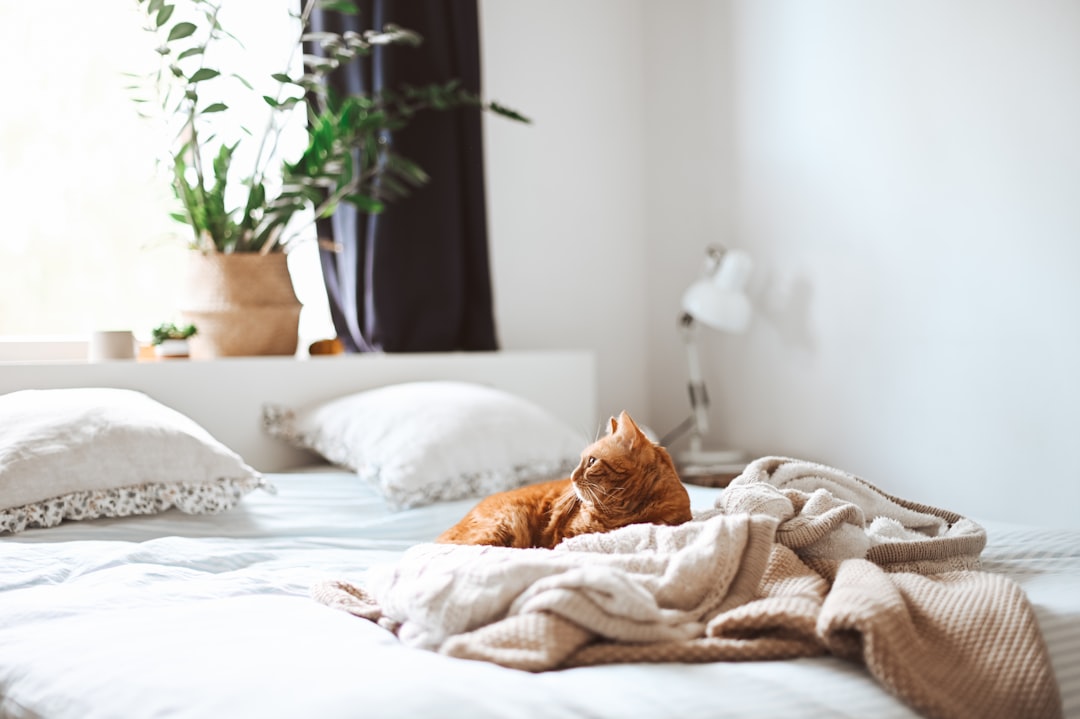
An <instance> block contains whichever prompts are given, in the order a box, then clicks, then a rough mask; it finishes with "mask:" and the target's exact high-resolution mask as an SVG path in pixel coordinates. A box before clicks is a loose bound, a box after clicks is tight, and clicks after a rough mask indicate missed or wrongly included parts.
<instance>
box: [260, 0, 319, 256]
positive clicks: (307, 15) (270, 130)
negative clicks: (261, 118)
mask: <svg viewBox="0 0 1080 719" xmlns="http://www.w3.org/2000/svg"><path fill="white" fill-rule="evenodd" d="M314 8H315V0H306V2H305V3H304V7H303V9H302V10H301V11H300V18H299V20H300V34H299V37H297V38H296V43H295V44H294V45H293V49H292V52H291V53H289V60H288V62H287V63H286V65H285V73H286V74H287V73H288V72H289V70H290V69H291V68H292V65H293V61H295V60H296V53H298V52H300V50H301V48H302V46H303V38H304V33H305V32H306V31H307V26H308V21H309V20H310V19H311V11H312V10H313V9H314ZM284 90H285V84H284V83H279V85H278V91H277V95H276V96H275V98H274V99H275V100H276V101H277V102H281V97H282V93H283V92H284ZM278 112H279V110H277V109H276V108H271V111H270V117H269V119H268V120H267V121H266V130H264V131H263V134H262V138H260V140H259V149H258V151H257V152H256V153H255V168H254V170H253V172H252V174H251V186H252V187H254V186H255V185H257V184H258V183H261V182H262V181H263V180H264V179H265V177H266V167H265V165H263V151H264V150H265V149H266V140H267V138H268V137H269V136H270V135H271V134H272V135H273V136H274V141H273V145H272V146H271V147H270V152H269V153H268V154H267V156H266V158H267V161H268V162H269V158H271V157H273V156H274V153H276V152H277V148H278V144H279V141H280V140H281V132H282V129H283V128H281V127H278V128H277V131H276V132H275V131H274V130H275V128H274V125H275V122H274V120H275V117H276V114H277V113H278ZM250 232H254V228H252V229H251V230H250ZM280 234H281V233H280V232H278V233H273V234H271V235H270V236H269V237H267V239H266V241H265V242H264V243H263V246H262V247H260V248H259V254H263V255H265V254H267V253H269V252H270V251H271V250H272V249H273V248H274V244H276V242H277V238H278V237H279V236H280ZM245 239H246V238H245Z"/></svg>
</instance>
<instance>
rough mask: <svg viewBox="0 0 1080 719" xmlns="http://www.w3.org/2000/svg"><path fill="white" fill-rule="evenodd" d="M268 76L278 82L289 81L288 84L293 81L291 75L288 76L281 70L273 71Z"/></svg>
mask: <svg viewBox="0 0 1080 719" xmlns="http://www.w3.org/2000/svg"><path fill="white" fill-rule="evenodd" d="M270 77H272V78H274V79H275V80H277V81H278V82H283V83H289V84H291V83H292V82H293V79H292V78H291V77H289V76H288V75H286V74H285V73H283V72H275V73H274V74H273V75H271V76H270Z"/></svg>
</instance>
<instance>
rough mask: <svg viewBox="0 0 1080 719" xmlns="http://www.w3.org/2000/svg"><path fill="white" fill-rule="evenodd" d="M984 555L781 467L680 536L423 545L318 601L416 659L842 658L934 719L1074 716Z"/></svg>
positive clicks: (927, 515)
mask: <svg viewBox="0 0 1080 719" xmlns="http://www.w3.org/2000/svg"><path fill="white" fill-rule="evenodd" d="M985 542H986V535H985V532H984V531H983V529H982V528H981V527H980V526H979V525H977V524H976V523H974V522H972V521H970V520H968V519H965V518H963V517H961V516H959V515H957V514H954V513H952V512H948V511H944V510H940V509H936V508H934V507H929V506H925V505H920V504H916V503H912V502H908V501H905V500H902V499H898V498H896V497H891V496H889V495H887V494H885V493H883V492H881V491H880V490H878V489H877V488H876V487H874V486H873V485H872V484H870V483H868V482H866V481H864V480H862V479H860V478H858V477H855V476H853V475H850V474H848V473H846V472H843V471H841V470H837V469H834V468H831V467H826V466H823V465H819V464H813V463H809V462H803V461H797V460H791V459H784V458H775V457H767V458H763V459H759V460H756V461H755V462H753V463H751V464H750V466H749V467H748V468H747V469H746V471H745V472H744V473H743V474H742V475H741V476H740V477H738V478H737V479H735V480H734V481H733V482H732V484H731V485H730V486H729V487H728V488H727V489H725V490H724V491H723V492H722V493H721V495H720V497H719V498H718V500H717V503H716V506H715V508H714V509H712V510H709V511H707V512H702V513H699V514H698V515H697V516H695V518H694V520H693V521H691V522H687V523H686V524H683V525H680V526H676V527H666V526H654V525H633V526H630V527H625V528H623V529H620V530H616V531H614V532H609V533H606V534H594V535H585V536H579V537H574V538H572V539H570V540H567V541H565V542H564V543H562V544H561V545H559V546H558V547H556V548H555V549H554V550H546V549H510V548H503V547H475V546H459V545H438V544H424V545H418V546H416V547H413V548H412V549H410V550H409V551H408V552H406V553H405V555H404V556H403V557H402V559H401V560H400V561H399V562H397V563H396V564H394V565H388V566H379V567H374V568H372V569H371V570H370V571H369V573H368V576H367V577H366V581H364V582H363V585H362V587H361V586H358V585H356V584H352V583H350V582H346V581H339V582H328V583H325V584H321V585H318V586H316V587H315V588H314V589H313V595H314V596H315V598H316V599H318V600H319V601H322V602H324V603H326V604H328V605H330V606H334V607H338V608H340V609H343V610H345V611H348V612H350V613H352V614H355V615H357V616H361V617H364V618H366V619H369V620H371V621H375V622H378V623H379V624H380V625H382V626H384V627H386V628H387V629H389V630H391V631H393V632H395V633H396V634H397V636H398V637H399V638H400V640H401V641H402V642H403V643H405V644H407V645H410V646H414V647H418V648H423V649H428V650H432V651H437V652H441V653H443V654H447V655H451V656H455V657H462V658H468V659H476V660H484V661H490V662H494V663H497V664H500V665H503V666H507V667H514V668H518V669H524V670H529V671H545V670H551V669H561V668H565V667H571V666H582V665H589V664H598V663H612V662H668V661H678V662H706V661H734V660H760V659H784V658H792V657H804V656H815V655H821V654H833V655H837V656H840V657H844V658H848V659H851V660H854V661H859V662H862V663H863V664H864V665H865V666H866V668H867V669H868V670H869V671H870V673H871V674H872V675H873V676H874V677H875V678H876V679H877V680H878V682H879V683H880V684H881V685H882V686H883V687H884V688H885V689H887V690H888V691H889V692H891V693H893V694H894V695H896V696H898V697H900V698H901V699H902V700H904V701H905V702H907V703H908V704H909V705H910V706H912V707H913V708H915V709H916V710H918V711H919V712H920V713H922V714H924V715H925V716H929V717H980V718H985V717H1009V718H1010V719H1016V718H1019V717H1058V716H1061V700H1060V695H1059V692H1058V689H1057V684H1056V682H1055V679H1054V675H1053V671H1052V669H1051V668H1050V663H1049V659H1048V656H1047V651H1046V646H1045V643H1044V641H1043V638H1042V635H1041V633H1040V631H1039V628H1038V625H1037V624H1036V621H1035V616H1034V614H1033V612H1032V609H1031V607H1030V605H1029V603H1028V601H1027V598H1026V597H1025V595H1024V593H1023V591H1022V590H1021V589H1020V587H1019V586H1018V585H1016V584H1015V583H1013V582H1012V581H1011V580H1009V579H1006V578H1004V577H1002V576H998V575H995V574H990V573H986V572H981V571H979V570H978V557H979V554H980V552H981V551H982V549H983V546H984V545H985Z"/></svg>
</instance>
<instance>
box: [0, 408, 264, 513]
mask: <svg viewBox="0 0 1080 719" xmlns="http://www.w3.org/2000/svg"><path fill="white" fill-rule="evenodd" d="M262 486H265V487H267V488H268V489H272V488H271V487H270V486H269V485H267V484H266V483H265V482H264V481H263V479H262V476H261V475H260V474H259V473H258V472H256V471H255V470H254V469H252V468H251V467H249V466H248V465H247V464H245V463H244V461H243V460H242V459H241V458H240V456H239V455H237V454H236V453H235V452H233V451H232V450H230V449H229V448H227V447H226V446H225V445H223V444H221V443H220V442H218V441H217V440H216V439H214V438H213V437H212V436H210V434H209V433H208V432H207V431H206V430H205V429H203V428H202V427H200V426H199V425H198V424H196V423H195V422H194V421H193V420H192V419H190V418H189V417H186V416H184V415H183V414H181V413H179V412H177V411H175V410H173V409H170V408H168V407H166V406H164V405H162V404H160V403H158V402H156V401H155V400H153V399H151V398H150V397H148V396H147V395H145V394H142V393H141V392H135V391H132V390H124V389H110V388H79V389H52V390H22V391H19V392H12V393H10V394H5V395H0V532H19V531H22V530H23V529H26V528H28V527H52V526H55V525H57V524H59V523H60V522H61V521H62V520H64V519H91V518H94V517H123V516H127V515H131V514H153V513H156V512H161V511H164V510H165V509H168V508H169V507H177V508H178V509H180V510H181V511H184V512H188V513H191V514H203V513H212V512H219V511H222V510H225V509H229V508H230V507H232V506H234V505H235V504H236V503H237V502H238V501H240V498H241V497H243V495H245V494H246V493H248V492H250V491H251V490H253V489H255V488H256V487H262Z"/></svg>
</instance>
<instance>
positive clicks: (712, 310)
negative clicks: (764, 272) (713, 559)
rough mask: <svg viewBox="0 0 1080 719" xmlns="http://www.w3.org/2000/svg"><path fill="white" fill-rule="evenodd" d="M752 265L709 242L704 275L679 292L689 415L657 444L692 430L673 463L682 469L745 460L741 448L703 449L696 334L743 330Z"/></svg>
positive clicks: (704, 407) (704, 402) (704, 394)
mask: <svg viewBox="0 0 1080 719" xmlns="http://www.w3.org/2000/svg"><path fill="white" fill-rule="evenodd" d="M753 264H754V263H753V260H752V259H751V258H750V255H749V254H747V253H746V252H744V251H742V250H735V249H731V250H729V249H725V248H723V247H719V246H717V245H709V246H708V247H707V248H706V250H705V272H704V275H703V276H702V277H701V278H700V279H699V280H697V281H696V282H694V283H693V284H692V285H690V287H688V288H687V290H686V292H685V293H684V294H683V298H682V309H683V312H682V314H681V315H680V316H679V330H680V332H681V334H682V338H683V343H684V345H685V349H686V363H687V369H688V370H689V372H688V389H689V392H690V412H691V413H690V416H689V417H688V418H687V419H686V420H685V421H684V422H683V423H682V424H680V425H679V426H678V427H676V428H675V429H674V430H672V431H671V432H669V433H668V435H667V436H666V437H664V438H663V439H662V440H661V443H662V444H664V445H665V446H669V444H670V442H671V441H674V440H676V439H678V438H679V437H681V436H682V435H684V434H685V433H687V432H689V433H690V443H689V447H688V448H687V449H686V450H684V451H682V452H676V453H675V461H676V463H677V464H678V465H679V467H680V470H681V471H683V472H684V473H693V472H694V471H695V470H700V471H709V472H712V471H717V470H719V471H723V470H724V469H725V468H726V467H727V466H729V465H730V466H731V468H733V469H734V468H737V467H738V466H739V465H740V464H742V463H744V462H745V461H746V454H745V453H744V452H742V451H740V450H712V451H708V450H705V449H703V447H702V444H703V439H704V436H705V434H706V433H707V432H708V430H709V394H708V391H707V390H706V389H705V379H704V377H703V375H702V372H701V356H700V351H699V349H698V341H697V332H698V325H699V324H703V325H706V326H708V327H711V328H713V329H715V330H719V331H721V332H728V333H731V334H740V333H742V332H745V331H746V328H747V326H749V324H750V316H751V313H752V312H751V308H750V300H749V298H747V296H746V293H745V288H746V283H747V281H748V280H749V279H750V272H751V270H752V269H753Z"/></svg>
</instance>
